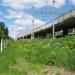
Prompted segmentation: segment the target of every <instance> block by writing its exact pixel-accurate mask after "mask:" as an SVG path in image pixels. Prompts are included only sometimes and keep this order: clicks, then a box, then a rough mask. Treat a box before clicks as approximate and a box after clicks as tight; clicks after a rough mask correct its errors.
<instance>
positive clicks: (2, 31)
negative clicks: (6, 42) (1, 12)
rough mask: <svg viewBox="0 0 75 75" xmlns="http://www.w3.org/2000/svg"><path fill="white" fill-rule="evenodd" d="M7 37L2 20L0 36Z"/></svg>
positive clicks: (6, 29)
mask: <svg viewBox="0 0 75 75" xmlns="http://www.w3.org/2000/svg"><path fill="white" fill-rule="evenodd" d="M7 37H8V28H7V27H5V24H4V22H0V38H7Z"/></svg>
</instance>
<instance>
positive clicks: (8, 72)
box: [0, 36, 75, 75]
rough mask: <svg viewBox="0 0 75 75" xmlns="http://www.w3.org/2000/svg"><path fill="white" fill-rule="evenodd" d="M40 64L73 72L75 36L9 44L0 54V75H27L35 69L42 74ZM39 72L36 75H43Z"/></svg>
mask: <svg viewBox="0 0 75 75" xmlns="http://www.w3.org/2000/svg"><path fill="white" fill-rule="evenodd" d="M41 64H42V65H51V66H63V67H65V68H66V69H70V70H75V36H66V37H63V38H58V39H57V38H55V39H50V38H45V39H42V38H41V39H34V40H19V41H12V42H10V43H9V44H8V46H7V48H5V50H4V51H3V53H2V54H0V75H27V73H28V71H31V70H35V69H37V70H36V72H39V71H40V72H42V70H40V69H41V68H43V67H41V66H42V65H41ZM34 65H35V66H34ZM37 66H38V67H37ZM39 66H40V67H41V68H40V67H39ZM40 72H39V74H38V75H43V74H41V73H40Z"/></svg>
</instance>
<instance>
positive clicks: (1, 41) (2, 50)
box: [1, 39, 3, 53]
mask: <svg viewBox="0 0 75 75" xmlns="http://www.w3.org/2000/svg"><path fill="white" fill-rule="evenodd" d="M2 51H3V39H1V53H2Z"/></svg>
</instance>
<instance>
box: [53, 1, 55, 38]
mask: <svg viewBox="0 0 75 75" xmlns="http://www.w3.org/2000/svg"><path fill="white" fill-rule="evenodd" d="M52 3H53V17H54V16H55V13H54V8H55V0H53V1H52ZM54 33H55V27H54V24H53V32H52V36H53V38H54V37H55V35H54Z"/></svg>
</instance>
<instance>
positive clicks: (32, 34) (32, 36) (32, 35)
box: [31, 19, 34, 39]
mask: <svg viewBox="0 0 75 75" xmlns="http://www.w3.org/2000/svg"><path fill="white" fill-rule="evenodd" d="M32 24H33V27H32V28H33V29H32V33H31V39H34V19H33V20H32Z"/></svg>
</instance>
